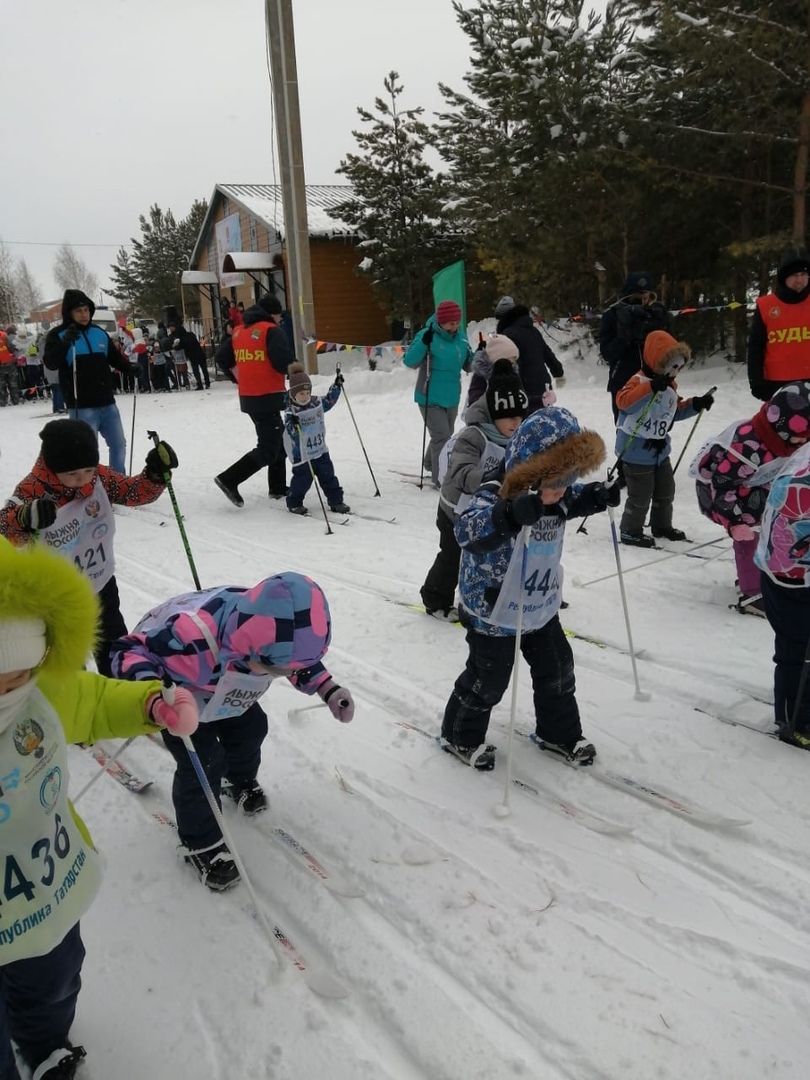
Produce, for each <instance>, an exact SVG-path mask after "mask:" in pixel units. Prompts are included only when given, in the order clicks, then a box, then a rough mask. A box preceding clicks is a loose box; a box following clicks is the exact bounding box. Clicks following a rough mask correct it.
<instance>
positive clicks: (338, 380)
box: [333, 371, 346, 386]
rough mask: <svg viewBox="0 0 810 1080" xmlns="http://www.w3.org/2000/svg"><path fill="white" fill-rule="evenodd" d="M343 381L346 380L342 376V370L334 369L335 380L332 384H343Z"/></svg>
mask: <svg viewBox="0 0 810 1080" xmlns="http://www.w3.org/2000/svg"><path fill="white" fill-rule="evenodd" d="M345 381H346V380H345V379H344V378H343V372H342V371H336V372H335V381H334V384H333V385H334V386H343V384H344V382H345Z"/></svg>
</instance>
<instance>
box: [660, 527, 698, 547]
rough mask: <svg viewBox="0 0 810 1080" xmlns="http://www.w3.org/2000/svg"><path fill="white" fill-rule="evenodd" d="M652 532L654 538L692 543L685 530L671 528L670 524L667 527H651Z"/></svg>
mask: <svg viewBox="0 0 810 1080" xmlns="http://www.w3.org/2000/svg"><path fill="white" fill-rule="evenodd" d="M652 534H653V536H654V537H655V538H656V539H661V540H674V541H676V542H678V543H686V544H691V543H692V541H691V540H690V539H689V537H688V536H687V535H686V533H685V532H682V531H681V530H680V529H673V528H672V526H671V525H670V527H669V528H668V529H653V531H652Z"/></svg>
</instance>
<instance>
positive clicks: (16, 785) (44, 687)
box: [0, 540, 198, 1080]
mask: <svg viewBox="0 0 810 1080" xmlns="http://www.w3.org/2000/svg"><path fill="white" fill-rule="evenodd" d="M97 619H98V603H97V599H96V597H95V595H94V593H93V589H92V586H91V585H90V583H89V582H88V581H87V579H86V578H84V577H83V576H82V575H81V574H79V573H78V571H77V570H76V569H75V568H74V567H73V566H72V565H71V564H70V563H69V562H67V561H66V560H65V559H62V558H60V557H59V556H58V555H56V554H55V553H54V552H52V551H50V550H49V549H47V548H45V547H40V546H34V547H32V548H26V549H19V548H14V547H12V546H11V545H10V544H8V543H7V542H6V541H4V540H0V1080H19V1074H18V1071H17V1066H16V1064H15V1060H14V1053H13V1050H12V1045H11V1041H12V1040H14V1042H15V1043H16V1046H17V1050H18V1051H19V1054H20V1056H21V1058H22V1060H23V1061H24V1062H25V1063H26V1065H28V1067H29V1068H30V1069H31V1073H32V1080H52V1078H56V1077H59V1078H60V1080H63V1078H69V1077H72V1076H73V1075H74V1071H75V1069H76V1066H77V1065H78V1063H79V1061H80V1060H81V1059H82V1058H83V1057H84V1056H85V1052H84V1049H83V1048H82V1047H79V1046H76V1047H74V1046H72V1045H71V1044H70V1042H69V1041H68V1034H69V1032H70V1027H71V1024H72V1022H73V1017H74V1014H75V1011H76V1000H77V997H78V993H79V987H80V972H81V967H82V961H83V959H84V946H83V945H82V940H81V935H80V933H79V919H80V918H81V916H82V915H84V913H85V912H86V911H87V909H88V908H89V906H90V904H91V903H92V901H93V899H94V897H95V895H96V892H97V891H98V888H99V884H100V881H101V864H100V859H99V856H98V854H97V852H96V850H95V848H94V847H93V844H92V841H91V839H90V834H89V833H88V831H87V828H86V826H85V825H84V823H83V822H82V820H81V819H80V818H79V816H78V814H76V812H75V811H74V809H73V807H72V805H71V804H70V802H69V800H68V779H69V771H68V757H67V743H75V742H89V743H92V742H95V741H96V740H97V739H104V738H127V737H129V736H130V735H141V734H147V733H148V732H150V731H155V730H157V729H158V728H160V727H167V728H169V729H170V730H171V731H173V732H174V733H175V734H188V733H190V732H191V731H193V730H194V729H195V728H196V726H197V719H198V718H197V710H196V706H195V705H194V701H193V698H191V695H190V694H188V692H187V691H183V690H180V689H178V690H176V692H175V697H174V704H173V705H170V704H169V703H168V702H167V701H165V700H164V698H163V697H162V696H161V684H160V683H159V682H155V681H152V682H139V683H132V682H121V681H118V680H115V679H105V678H103V677H102V676H100V675H95V674H92V673H90V672H87V671H83V670H81V668H82V665H83V663H84V661H85V658H86V657H87V655H88V654H89V652H90V650H91V648H92V646H93V642H94V639H95V636H96V626H97Z"/></svg>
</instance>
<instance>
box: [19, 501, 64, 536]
mask: <svg viewBox="0 0 810 1080" xmlns="http://www.w3.org/2000/svg"><path fill="white" fill-rule="evenodd" d="M17 520H18V521H19V523H20V525H21V527H22V528H23V529H25V530H26V532H38V531H39V530H40V529H47V528H48V526H49V525H53V523H54V522H55V521H56V503H53V502H51V500H50V499H33V500H32V501H31V502H30V503H23V505H22V506H21V507H20V509H19V510H18V512H17Z"/></svg>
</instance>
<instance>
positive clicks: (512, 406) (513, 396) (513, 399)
mask: <svg viewBox="0 0 810 1080" xmlns="http://www.w3.org/2000/svg"><path fill="white" fill-rule="evenodd" d="M528 405H529V399H528V397H527V396H526V391H525V390H524V389H523V383H522V382H521V381H520V376H519V375H518V373H517V372H516V371H515V369H514V368H513V367H512V363H511V361H510V360H496V361H495V364H494V366H493V368H492V374H491V375H490V377H489V383H488V384H487V408H488V409H489V415H490V416H491V417H492V419H493V420H505V419H507V417H510V416H520V417H523V416H525V415H526V409H527V408H528Z"/></svg>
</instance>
